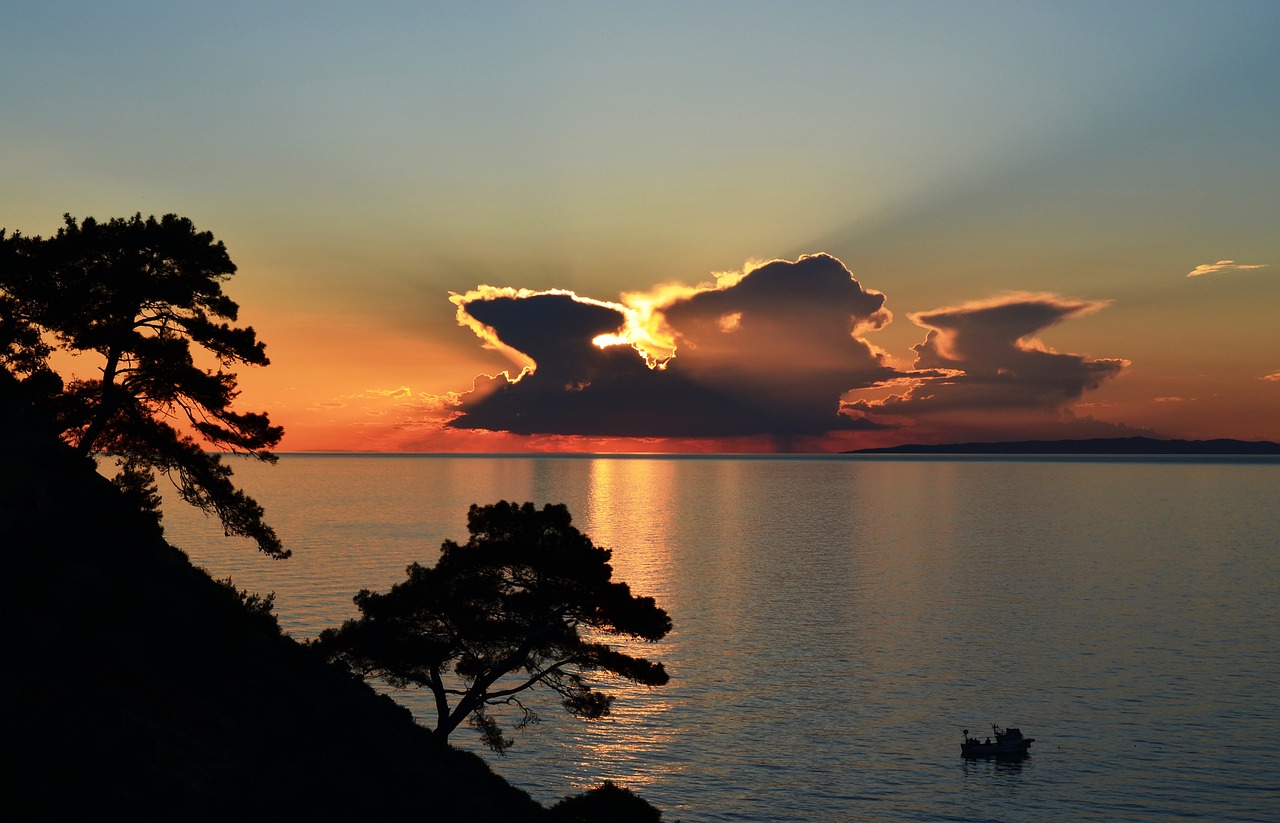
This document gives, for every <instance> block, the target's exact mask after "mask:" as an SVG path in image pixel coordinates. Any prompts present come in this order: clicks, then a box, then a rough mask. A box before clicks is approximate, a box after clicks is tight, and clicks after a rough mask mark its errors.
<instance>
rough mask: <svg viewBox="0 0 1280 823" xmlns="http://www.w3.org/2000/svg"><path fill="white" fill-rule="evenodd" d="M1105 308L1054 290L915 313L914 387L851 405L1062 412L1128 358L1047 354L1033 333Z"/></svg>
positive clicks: (905, 411) (895, 410)
mask: <svg viewBox="0 0 1280 823" xmlns="http://www.w3.org/2000/svg"><path fill="white" fill-rule="evenodd" d="M1105 305H1106V304H1105V303H1099V302H1086V301H1078V300H1067V299H1064V298H1061V297H1057V296H1055V295H1014V296H1010V297H1005V298H1001V299H999V300H995V301H988V302H984V303H970V304H966V305H964V306H959V307H956V308H946V309H937V310H935V311H929V312H921V313H919V314H913V315H911V319H912V321H913V322H915V323H916V324H917V325H920V326H923V327H924V328H927V329H928V330H929V332H928V334H927V335H926V337H925V341H924V342H923V343H921V344H920V345H918V346H915V347H914V351H915V352H916V355H917V357H916V362H915V368H916V369H917V373H916V374H915V375H914V377H915V379H914V380H913V381H912V382H913V383H914V385H912V387H911V388H910V389H909V390H908V391H907V392H906V393H905V394H901V395H895V396H892V397H889V398H888V399H886V400H883V401H879V402H858V403H852V404H850V408H853V409H855V410H859V411H864V412H881V413H892V414H900V415H908V416H917V415H921V414H928V413H932V412H945V411H975V410H1040V411H1056V410H1058V409H1061V408H1062V407H1064V406H1065V405H1066V404H1067V403H1070V402H1071V401H1074V400H1076V399H1078V398H1079V397H1080V396H1081V395H1083V394H1084V392H1086V391H1088V390H1090V389H1095V388H1097V387H1098V385H1099V384H1101V383H1102V382H1103V381H1104V380H1106V379H1108V378H1110V377H1114V376H1115V375H1117V374H1119V373H1120V371H1121V370H1122V369H1124V367H1125V366H1127V365H1128V363H1127V361H1125V360H1090V359H1088V358H1086V357H1084V356H1082V355H1078V354H1063V353H1059V352H1055V351H1051V350H1049V349H1047V348H1046V347H1044V346H1043V344H1041V343H1040V342H1039V341H1038V340H1037V339H1036V338H1035V337H1034V335H1035V334H1036V333H1037V332H1039V331H1042V330H1043V329H1046V328H1048V327H1050V326H1052V325H1055V324H1057V323H1060V322H1062V321H1063V320H1066V319H1068V318H1072V317H1078V316H1080V315H1082V314H1087V313H1090V312H1093V311H1096V310H1098V309H1100V308H1102V307H1103V306H1105Z"/></svg>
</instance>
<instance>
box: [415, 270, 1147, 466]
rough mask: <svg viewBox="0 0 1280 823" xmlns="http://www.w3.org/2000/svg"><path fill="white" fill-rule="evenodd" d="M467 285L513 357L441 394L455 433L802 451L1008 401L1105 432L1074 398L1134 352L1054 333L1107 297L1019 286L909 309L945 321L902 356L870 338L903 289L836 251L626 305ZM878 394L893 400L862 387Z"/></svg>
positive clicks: (469, 300) (485, 338) (484, 331)
mask: <svg viewBox="0 0 1280 823" xmlns="http://www.w3.org/2000/svg"><path fill="white" fill-rule="evenodd" d="M451 299H452V300H453V302H454V304H455V305H456V306H457V319H458V323H459V324H460V325H462V326H464V327H466V328H469V329H471V330H472V331H473V332H474V333H475V334H476V335H477V337H479V338H480V340H481V341H482V343H483V345H484V346H485V347H486V348H489V349H492V350H494V351H498V352H501V353H503V354H504V355H505V356H506V357H507V358H508V359H509V360H510V361H511V363H512V364H513V368H512V369H510V370H507V371H503V372H500V373H498V374H496V375H480V376H478V377H477V378H476V379H475V381H474V383H473V385H472V387H471V389H470V390H469V391H464V392H457V393H450V394H449V395H447V402H438V403H437V404H436V405H435V409H436V412H435V415H434V416H435V418H436V419H444V420H445V423H444V425H445V427H446V429H447V430H449V431H455V432H463V431H469V432H475V433H483V432H491V433H507V434H513V435H520V436H527V437H535V438H547V437H589V438H636V439H641V438H650V439H653V438H680V439H684V440H698V441H700V442H704V443H705V442H707V441H709V440H715V439H720V440H721V441H722V442H726V443H727V442H730V441H729V440H727V439H726V438H752V437H758V436H761V435H764V436H767V437H770V438H773V441H772V444H771V446H770V447H772V448H775V449H794V450H799V449H800V448H801V447H803V448H817V447H820V446H814V443H815V442H817V441H812V440H809V439H808V438H821V437H832V436H834V437H837V438H839V437H848V436H854V435H855V434H856V433H857V432H864V433H866V432H872V431H879V432H884V431H885V430H888V429H893V428H908V427H911V428H914V429H915V430H917V431H928V430H929V429H928V427H929V426H934V427H935V428H937V430H938V431H942V430H944V429H945V428H946V426H944V425H941V424H942V423H943V422H944V421H945V420H947V418H948V416H951V418H953V419H952V424H954V422H955V418H957V416H960V417H963V416H964V415H970V416H975V415H976V416H975V417H973V419H979V418H982V419H991V420H994V419H995V417H994V416H993V415H1004V416H1003V417H1002V418H1001V419H1002V420H1003V421H1004V425H1006V426H1009V427H1010V429H1009V430H1010V431H1013V430H1015V429H1016V428H1017V426H1025V425H1030V424H1029V423H1028V421H1032V422H1035V421H1040V422H1043V420H1044V419H1052V420H1053V421H1056V423H1062V422H1063V421H1067V422H1069V423H1070V424H1071V425H1072V426H1074V427H1075V428H1080V429H1082V430H1083V429H1084V428H1088V429H1089V431H1101V430H1105V429H1106V427H1107V426H1109V425H1110V424H1106V423H1102V422H1100V421H1094V420H1092V419H1085V420H1076V419H1075V418H1074V416H1073V415H1072V414H1071V413H1070V411H1069V406H1070V404H1072V403H1074V402H1075V401H1077V400H1079V399H1080V397H1081V396H1082V395H1083V394H1084V393H1085V392H1087V391H1090V390H1092V389H1095V388H1097V387H1098V386H1099V385H1100V384H1101V383H1102V382H1103V381H1105V380H1107V379H1109V378H1111V377H1114V376H1115V375H1117V374H1119V373H1120V371H1121V370H1123V369H1124V368H1125V367H1126V366H1127V365H1128V362H1127V361H1125V360H1119V359H1089V358H1087V357H1085V356H1082V355H1078V354H1066V353H1059V352H1056V351H1053V350H1052V349H1050V348H1049V347H1048V346H1046V345H1045V344H1044V343H1042V342H1041V341H1040V340H1039V339H1038V337H1037V336H1036V335H1037V334H1038V333H1039V332H1041V331H1043V330H1044V329H1046V328H1049V327H1051V326H1053V325H1055V324H1057V323H1061V322H1063V321H1065V320H1069V319H1072V318H1075V317H1080V316H1082V315H1085V314H1089V313H1091V312H1094V311H1098V310H1100V309H1102V308H1103V307H1104V306H1105V305H1106V303H1104V302H1100V301H1083V300H1071V299H1068V298H1064V297H1060V296H1057V295H1052V294H1015V295H1007V296H1004V297H1001V298H999V299H995V300H988V301H984V302H978V303H966V304H963V305H960V306H955V307H950V308H942V309H936V310H933V311H928V312H920V313H916V314H911V315H909V317H910V318H911V320H912V321H913V322H915V323H916V324H917V325H919V326H921V327H922V328H924V329H926V330H927V333H926V335H925V338H924V342H922V343H920V344H919V345H917V346H915V347H914V351H915V352H916V360H915V363H914V366H913V368H911V369H910V370H908V371H902V370H899V369H897V368H894V367H893V366H892V365H890V360H889V358H888V356H887V355H886V354H885V353H884V352H882V351H881V350H880V349H878V348H877V347H876V346H874V345H873V344H872V343H871V342H869V341H868V339H867V337H868V336H870V335H872V334H874V333H875V332H876V331H877V330H879V329H882V328H884V327H885V326H886V325H888V324H889V323H890V322H891V321H892V319H893V315H892V314H891V313H890V311H889V310H888V308H887V307H886V305H885V303H886V298H885V295H884V294H882V293H881V292H878V291H874V290H872V289H868V288H864V287H863V285H862V284H861V283H859V282H858V280H857V279H856V278H855V277H854V276H853V274H852V273H851V272H850V271H849V269H848V268H846V267H845V265H844V264H843V263H842V262H840V261H839V260H837V259H836V258H834V257H831V256H830V255H825V254H816V255H809V256H805V257H801V258H800V259H798V260H796V261H786V260H773V261H768V262H763V263H753V264H749V265H748V266H746V267H744V268H743V270H742V271H741V272H729V273H721V274H717V275H715V282H710V283H703V284H700V285H697V286H687V285H682V284H676V283H669V284H665V285H662V286H658V287H656V288H655V289H653V290H652V291H650V292H643V293H642V292H636V293H629V294H624V295H622V296H621V298H620V299H619V301H617V302H609V301H602V300H596V299H592V298H587V297H583V296H580V295H577V294H575V293H573V292H569V291H564V290H548V291H538V292H534V291H529V290H516V289H509V288H495V287H491V286H480V287H478V288H477V289H475V290H473V291H470V292H467V293H466V294H455V295H453V296H452V297H451ZM860 392H862V393H864V397H865V396H866V395H867V394H871V393H875V394H877V395H878V396H877V397H876V398H875V399H854V398H855V397H857V395H858V393H860ZM885 395H887V396H885ZM1015 416H1017V419H1016V420H1015V419H1014V417H1015ZM928 421H933V422H928ZM953 427H954V426H953ZM1017 430H1018V431H1022V430H1021V429H1017ZM842 433H843V434H842ZM637 442H638V441H637ZM734 442H739V443H740V442H743V441H741V440H738V441H734ZM831 442H836V441H827V443H826V447H827V448H830V444H831ZM854 445H856V444H854Z"/></svg>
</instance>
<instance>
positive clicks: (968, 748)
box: [960, 737, 1035, 757]
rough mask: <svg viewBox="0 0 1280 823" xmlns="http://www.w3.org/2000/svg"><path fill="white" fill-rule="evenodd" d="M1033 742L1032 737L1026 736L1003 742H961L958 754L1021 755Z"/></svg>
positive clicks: (979, 755) (972, 755) (1025, 752)
mask: <svg viewBox="0 0 1280 823" xmlns="http://www.w3.org/2000/svg"><path fill="white" fill-rule="evenodd" d="M1034 742H1035V738H1034V737H1027V738H1023V739H1022V740H1010V741H1007V742H1003V743H961V744H960V754H962V755H964V756H965V757H1021V756H1022V755H1025V754H1027V752H1028V750H1029V749H1030V748H1031V744H1032V743H1034Z"/></svg>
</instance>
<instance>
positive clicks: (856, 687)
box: [166, 456, 1280, 823]
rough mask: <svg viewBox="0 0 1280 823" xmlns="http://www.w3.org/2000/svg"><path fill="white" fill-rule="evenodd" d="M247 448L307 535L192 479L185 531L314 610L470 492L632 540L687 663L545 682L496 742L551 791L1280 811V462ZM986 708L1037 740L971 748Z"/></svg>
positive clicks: (835, 807)
mask: <svg viewBox="0 0 1280 823" xmlns="http://www.w3.org/2000/svg"><path fill="white" fill-rule="evenodd" d="M237 477H238V478H239V479H240V480H241V481H242V483H243V485H244V486H245V487H246V488H247V489H248V490H249V491H250V493H252V494H254V495H255V496H256V497H257V498H258V499H259V501H260V502H262V503H263V504H264V505H265V506H266V508H267V511H268V514H269V515H270V517H271V520H272V522H273V524H275V526H276V528H277V530H278V531H279V532H280V533H281V535H282V537H284V538H285V540H286V544H287V545H289V546H290V547H291V548H292V549H293V550H294V553H295V556H294V558H293V559H292V560H289V561H283V562H279V561H271V560H268V559H266V558H262V557H260V556H259V555H257V554H256V553H255V552H254V551H253V549H252V548H251V547H249V546H248V545H247V544H243V543H240V542H238V541H233V540H227V539H225V538H223V537H222V534H221V530H220V529H218V528H217V527H216V525H215V524H213V523H211V522H209V521H205V520H203V519H202V518H201V517H200V516H199V515H198V514H191V513H187V512H185V511H182V510H180V507H178V506H177V505H175V504H173V503H170V504H169V505H168V509H169V513H168V515H167V519H166V524H167V529H168V531H167V534H168V536H169V538H170V540H171V541H172V542H174V543H175V544H177V545H179V546H181V547H183V548H184V549H185V550H186V551H187V552H188V553H189V554H190V555H191V556H192V558H193V560H195V562H197V563H199V564H201V565H203V566H205V567H206V568H208V569H209V570H210V571H211V572H212V573H213V574H215V576H219V577H225V576H227V575H231V576H233V577H234V578H235V581H236V583H237V585H239V586H240V587H242V588H249V589H251V590H255V591H262V592H265V591H270V590H274V591H275V592H276V595H277V599H276V603H277V606H276V611H277V614H278V615H279V616H280V618H281V623H282V624H283V625H284V627H285V628H286V630H287V631H289V632H290V633H292V634H293V635H294V636H295V637H299V638H302V637H312V636H314V635H316V634H317V633H318V632H319V631H320V629H322V628H325V627H327V626H333V625H337V624H338V623H340V622H341V621H342V620H343V619H345V618H347V617H350V616H353V615H354V613H355V610H354V607H353V606H352V604H351V596H352V595H353V594H354V593H355V592H356V591H357V590H358V589H360V588H362V587H369V588H374V589H385V588H387V587H388V586H390V585H391V584H392V583H394V582H397V581H399V580H400V579H401V578H402V577H403V575H404V567H405V566H406V565H407V564H408V563H409V562H410V561H413V560H418V561H422V562H426V563H430V562H433V561H434V559H435V557H436V556H437V549H438V547H439V545H440V542H441V540H443V539H444V538H446V537H451V538H455V539H459V540H462V539H465V537H466V511H467V507H468V506H469V505H470V504H471V503H473V502H478V503H489V502H494V501H497V500H500V499H508V500H519V501H524V500H532V501H534V502H536V503H539V504H541V503H545V502H557V503H558V502H563V503H566V504H568V506H569V510H570V512H571V513H572V514H573V515H574V518H575V522H576V523H577V525H578V526H579V527H580V528H581V529H582V530H583V531H585V532H587V533H588V534H590V535H591V536H592V538H593V539H594V540H595V542H596V543H597V544H599V545H604V546H608V547H610V548H612V549H614V560H613V563H614V568H615V576H616V577H617V578H618V579H622V580H625V581H627V582H628V583H630V584H631V585H632V588H633V589H634V590H635V591H637V592H638V593H640V594H646V595H652V596H654V597H656V598H657V600H658V602H659V604H660V605H662V606H664V607H665V608H666V609H667V610H668V611H669V612H670V613H671V615H672V618H673V620H674V622H675V631H674V632H673V633H672V634H671V636H670V637H669V638H668V639H666V640H664V641H663V642H661V643H659V644H656V645H655V646H652V647H649V648H647V649H645V650H644V651H645V653H647V654H649V655H650V656H652V657H655V658H657V659H660V660H663V661H664V662H666V663H667V667H668V670H669V671H670V672H671V674H672V682H671V684H670V685H669V686H667V687H665V688H663V689H658V690H652V691H650V690H644V689H622V692H623V693H622V695H621V697H620V698H619V700H618V701H617V703H616V704H615V716H614V717H613V718H612V719H611V720H608V721H602V722H599V723H594V724H588V723H584V722H582V721H577V720H574V719H572V718H568V717H564V716H563V715H561V714H558V713H557V711H558V708H557V706H556V704H555V703H554V701H552V700H550V699H542V700H537V701H536V702H537V703H538V704H539V705H540V706H541V707H542V708H544V709H545V711H544V712H543V718H544V722H543V723H541V724H540V725H538V726H535V727H533V728H531V729H530V730H529V731H527V732H525V733H524V734H523V735H522V736H521V737H520V738H519V739H518V742H517V744H516V748H515V749H513V750H512V752H511V753H510V754H509V755H508V756H507V757H505V758H497V757H492V756H491V757H490V761H491V762H492V763H493V764H494V766H495V768H496V769H497V771H499V772H500V773H501V774H503V775H504V776H506V777H507V778H508V779H509V780H510V781H512V782H513V783H515V784H517V785H519V786H521V787H523V788H525V789H527V790H528V791H529V792H530V793H531V794H532V795H533V796H534V797H535V798H537V799H539V800H541V801H544V802H546V801H553V800H555V799H556V798H558V797H560V796H562V795H565V794H569V793H573V792H576V791H580V790H582V789H583V788H586V787H590V786H594V785H598V784H599V783H600V781H601V780H603V779H612V780H614V781H616V782H618V783H621V784H623V785H627V786H630V787H632V788H634V789H636V790H637V791H638V792H640V793H641V794H642V795H643V796H645V797H646V798H648V799H649V800H651V801H652V802H654V803H655V804H657V805H658V806H659V807H661V808H662V809H663V810H664V812H665V815H666V819H669V820H677V819H680V820H684V821H686V823H692V822H693V821H747V820H753V821H772V820H796V821H837V820H908V821H926V820H929V821H938V820H993V821H1054V820H1061V821H1066V820H1072V821H1075V820H1084V819H1093V820H1169V819H1172V818H1182V819H1189V818H1201V819H1206V820H1277V819H1280V548H1278V545H1277V544H1278V543H1280V540H1278V536H1280V465H1276V464H1274V463H1271V464H1250V463H1247V462H1246V463H1241V464H1231V465H1224V464H1214V463H1197V462H1089V461H1073V462H1067V461H1032V460H991V461H982V460H854V459H830V458H828V459H663V458H657V459H593V458H536V457H511V458H501V457H483V458H481V457H421V456H381V457H366V456H360V457H354V456H344V457H327V456H285V457H283V458H282V459H281V461H280V463H279V464H278V465H277V466H275V467H263V466H256V465H245V466H243V467H240V468H237ZM396 697H397V699H399V700H401V702H404V703H406V704H407V705H409V706H410V707H411V708H414V709H415V710H416V709H418V708H419V707H421V708H423V709H425V708H426V706H427V703H426V701H425V700H422V699H421V698H420V697H418V696H416V695H413V694H411V693H404V692H400V693H396ZM426 714H427V713H426V712H424V716H426ZM993 722H996V723H1000V724H1002V725H1015V726H1020V727H1021V728H1022V729H1023V731H1024V733H1026V734H1028V735H1029V736H1032V737H1035V738H1036V743H1035V744H1034V745H1033V746H1032V749H1031V751H1032V755H1031V757H1029V758H1028V759H1026V760H1025V761H1022V762H1020V763H996V762H985V761H977V762H966V761H964V760H963V759H961V757H960V756H959V743H960V738H961V729H963V728H969V729H971V730H985V729H986V728H987V726H988V725H989V724H990V723H993ZM455 742H456V743H457V744H458V745H462V746H465V747H468V748H473V747H474V748H476V749H477V750H479V747H478V746H477V745H476V744H475V742H474V741H473V739H472V733H471V732H470V730H468V729H466V728H465V727H464V728H463V729H460V730H459V731H458V732H457V733H456V734H455Z"/></svg>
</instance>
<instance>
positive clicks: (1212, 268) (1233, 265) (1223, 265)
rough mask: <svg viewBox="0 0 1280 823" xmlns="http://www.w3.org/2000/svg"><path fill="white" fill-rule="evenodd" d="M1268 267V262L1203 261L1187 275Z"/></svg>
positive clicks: (1193, 275) (1198, 275) (1197, 275)
mask: <svg viewBox="0 0 1280 823" xmlns="http://www.w3.org/2000/svg"><path fill="white" fill-rule="evenodd" d="M1266 267H1267V264H1266V263H1237V262H1236V261H1234V260H1219V261H1218V262H1217V263H1201V264H1200V265H1199V266H1196V267H1195V268H1194V269H1192V270H1191V271H1189V272H1187V277H1200V276H1202V275H1206V274H1217V273H1219V272H1224V271H1250V270H1252V269H1265V268H1266Z"/></svg>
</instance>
